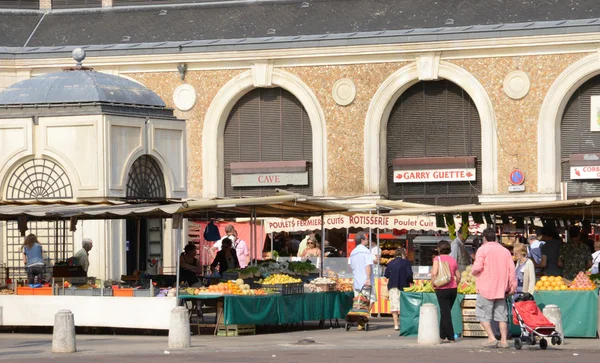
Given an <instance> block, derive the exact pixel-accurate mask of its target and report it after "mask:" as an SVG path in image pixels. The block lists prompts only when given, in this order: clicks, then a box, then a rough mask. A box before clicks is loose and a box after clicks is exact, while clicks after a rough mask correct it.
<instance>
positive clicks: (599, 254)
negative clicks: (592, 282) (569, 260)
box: [592, 241, 600, 274]
mask: <svg viewBox="0 0 600 363" xmlns="http://www.w3.org/2000/svg"><path fill="white" fill-rule="evenodd" d="M594 249H595V250H596V252H594V253H592V274H597V273H598V272H599V271H598V270H599V269H600V268H599V265H600V241H596V242H594Z"/></svg>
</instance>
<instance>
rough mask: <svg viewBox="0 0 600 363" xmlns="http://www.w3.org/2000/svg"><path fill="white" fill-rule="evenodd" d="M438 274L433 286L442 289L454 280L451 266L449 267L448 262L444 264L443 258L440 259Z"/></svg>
mask: <svg viewBox="0 0 600 363" xmlns="http://www.w3.org/2000/svg"><path fill="white" fill-rule="evenodd" d="M438 262H439V264H438V273H437V276H436V277H435V280H433V286H435V287H441V286H444V285H446V284H447V283H449V282H450V280H452V276H451V275H450V266H448V262H442V258H441V257H438Z"/></svg>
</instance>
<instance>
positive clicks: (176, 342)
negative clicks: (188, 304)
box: [169, 306, 192, 349]
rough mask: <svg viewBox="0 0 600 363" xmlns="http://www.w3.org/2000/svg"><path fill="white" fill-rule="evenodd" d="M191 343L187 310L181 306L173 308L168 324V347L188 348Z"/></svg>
mask: <svg viewBox="0 0 600 363" xmlns="http://www.w3.org/2000/svg"><path fill="white" fill-rule="evenodd" d="M191 345H192V342H191V338H190V318H189V313H188V310H187V309H186V308H185V307H183V306H178V307H176V308H173V310H171V323H170V326H169V349H180V348H189V347H190V346H191Z"/></svg>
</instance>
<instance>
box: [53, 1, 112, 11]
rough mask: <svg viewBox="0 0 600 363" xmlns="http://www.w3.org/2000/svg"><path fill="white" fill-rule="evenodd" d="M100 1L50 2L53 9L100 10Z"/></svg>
mask: <svg viewBox="0 0 600 363" xmlns="http://www.w3.org/2000/svg"><path fill="white" fill-rule="evenodd" d="M101 7H102V0H52V8H53V9H76V8H101Z"/></svg>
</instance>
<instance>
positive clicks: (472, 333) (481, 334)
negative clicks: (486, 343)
mask: <svg viewBox="0 0 600 363" xmlns="http://www.w3.org/2000/svg"><path fill="white" fill-rule="evenodd" d="M462 336H463V337H482V338H484V337H487V333H486V332H485V330H464V331H463V333H462Z"/></svg>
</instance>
